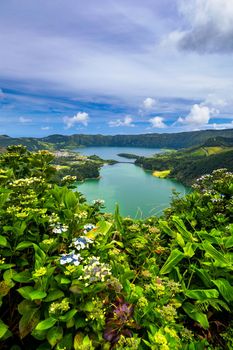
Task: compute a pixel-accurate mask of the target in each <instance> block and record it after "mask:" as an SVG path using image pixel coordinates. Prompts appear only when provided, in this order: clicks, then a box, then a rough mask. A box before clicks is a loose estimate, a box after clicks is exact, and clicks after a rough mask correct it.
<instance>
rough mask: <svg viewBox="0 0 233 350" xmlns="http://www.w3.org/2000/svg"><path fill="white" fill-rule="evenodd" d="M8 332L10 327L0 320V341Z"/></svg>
mask: <svg viewBox="0 0 233 350" xmlns="http://www.w3.org/2000/svg"><path fill="white" fill-rule="evenodd" d="M7 331H8V326H7V325H6V324H5V323H4V322H3V321H2V320H0V339H1V338H3V337H4V335H5V334H6V332H7Z"/></svg>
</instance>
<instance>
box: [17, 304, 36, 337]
mask: <svg viewBox="0 0 233 350" xmlns="http://www.w3.org/2000/svg"><path fill="white" fill-rule="evenodd" d="M39 321H40V311H39V309H37V308H29V310H28V311H27V312H25V313H23V316H22V317H21V319H20V321H19V334H20V338H21V339H23V338H24V337H26V336H27V335H28V334H29V333H31V331H32V330H33V329H34V328H35V326H36V325H37V324H38V322H39Z"/></svg>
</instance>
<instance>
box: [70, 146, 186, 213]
mask: <svg viewBox="0 0 233 350" xmlns="http://www.w3.org/2000/svg"><path fill="white" fill-rule="evenodd" d="M101 149H102V150H101ZM139 150H140V151H141V154H140V155H143V152H144V151H145V153H146V154H145V153H144V154H145V155H152V154H153V153H158V152H161V150H155V149H153V150H152V149H150V150H148V149H145V150H144V149H142V148H141V149H138V150H137V152H136V149H135V148H125V147H124V148H123V147H122V148H120V151H119V148H115V147H101V148H92V151H90V148H87V149H82V154H87V151H88V152H90V153H88V155H90V154H96V155H99V156H100V157H102V158H103V159H107V158H108V157H109V158H111V159H113V157H116V154H117V153H120V152H123V153H134V154H139V153H138V152H139ZM78 151H80V150H78ZM147 152H148V153H147ZM150 152H152V153H150ZM110 155H111V156H110ZM106 156H107V158H106ZM114 159H116V158H114ZM120 159H122V160H123V161H124V159H123V158H120ZM126 161H127V160H126ZM77 189H78V191H80V192H81V193H83V194H84V195H85V197H86V198H87V200H88V202H91V201H92V200H94V199H104V200H105V211H106V212H111V213H113V212H114V209H115V206H116V203H118V204H119V206H120V213H121V215H123V216H131V217H133V218H134V217H137V218H140V217H147V216H151V215H160V214H161V213H162V211H163V209H165V208H167V207H168V206H169V204H170V202H171V198H172V191H173V190H176V191H177V192H179V193H181V194H182V195H184V194H185V193H187V192H188V191H189V189H188V188H186V187H184V186H183V185H182V184H180V183H178V182H176V181H173V180H171V179H159V178H156V177H154V176H152V175H151V172H148V171H145V170H144V169H142V168H140V167H138V166H135V165H134V164H129V163H119V164H116V165H106V166H104V167H102V169H101V171H100V179H90V180H86V181H85V182H83V183H79V184H78V186H77Z"/></svg>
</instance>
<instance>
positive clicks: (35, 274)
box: [32, 267, 47, 277]
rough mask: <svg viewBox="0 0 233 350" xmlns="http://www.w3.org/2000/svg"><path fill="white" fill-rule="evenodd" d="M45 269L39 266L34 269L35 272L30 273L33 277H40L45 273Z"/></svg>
mask: <svg viewBox="0 0 233 350" xmlns="http://www.w3.org/2000/svg"><path fill="white" fill-rule="evenodd" d="M46 273H47V269H46V267H40V268H39V269H37V270H35V272H34V273H33V274H32V276H33V277H41V276H44V275H46Z"/></svg>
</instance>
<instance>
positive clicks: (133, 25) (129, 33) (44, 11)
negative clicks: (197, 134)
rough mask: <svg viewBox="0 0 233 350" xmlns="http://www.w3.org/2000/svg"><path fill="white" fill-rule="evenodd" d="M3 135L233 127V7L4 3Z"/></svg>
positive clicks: (131, 0)
mask: <svg viewBox="0 0 233 350" xmlns="http://www.w3.org/2000/svg"><path fill="white" fill-rule="evenodd" d="M0 50H1V51H0V134H8V135H10V136H45V135H48V134H54V133H61V134H74V133H104V134H117V133H124V134H127V133H131V134H132V133H151V132H178V131H183V130H185V131H186V130H199V129H207V128H208V129H210V128H215V129H221V128H231V127H232V128H233V1H232V0H188V1H187V0H143V1H142V0H101V1H96V0H85V1H84V0H68V1H67V0H40V1H38V0H20V1H18V0H6V1H1V2H0Z"/></svg>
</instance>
